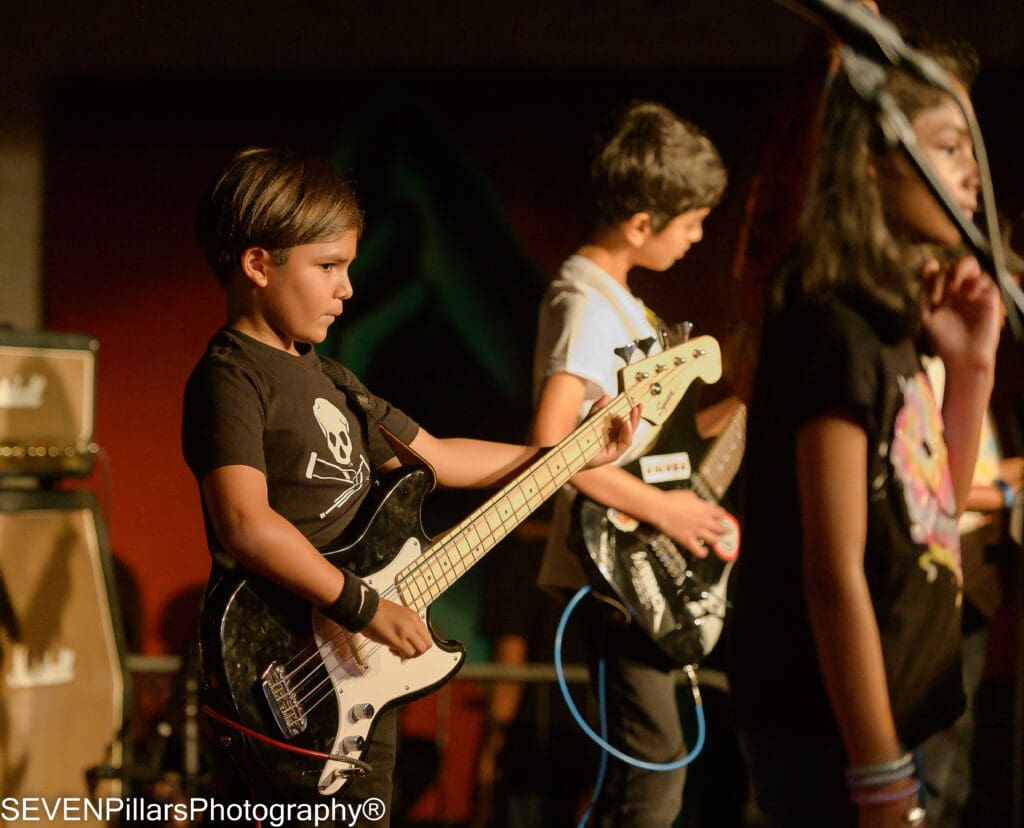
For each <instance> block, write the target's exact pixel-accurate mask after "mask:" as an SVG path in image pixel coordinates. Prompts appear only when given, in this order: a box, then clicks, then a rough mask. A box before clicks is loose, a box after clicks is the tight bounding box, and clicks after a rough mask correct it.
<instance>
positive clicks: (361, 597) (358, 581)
mask: <svg viewBox="0 0 1024 828" xmlns="http://www.w3.org/2000/svg"><path fill="white" fill-rule="evenodd" d="M341 571H342V574H343V575H344V576H345V584H344V585H343V586H342V588H341V594H339V595H338V597H337V598H336V599H335V601H334V603H333V604H330V605H329V606H326V607H323V608H322V609H321V612H322V613H323V614H324V615H326V616H327V617H328V618H330V619H331V620H332V621H334V622H335V623H336V624H340V625H341V626H342V627H344V628H345V629H346V630H348V631H349V632H354V633H356V632H359V631H360V630H362V629H363V628H364V627H365V626H366V625H367V624H369V623H370V621H372V620H373V616H374V615H376V613H377V606H378V605H379V604H380V595H379V594H378V592H377V590H375V589H374V588H373V587H371V586H370V585H369V584H367V583H366V581H364V580H363V579H362V578H360V577H359V576H358V575H356V574H355V573H353V572H349V570H347V569H342V570H341Z"/></svg>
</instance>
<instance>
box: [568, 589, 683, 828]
mask: <svg viewBox="0 0 1024 828" xmlns="http://www.w3.org/2000/svg"><path fill="white" fill-rule="evenodd" d="M584 607H585V609H581V616H582V619H581V620H584V619H585V620H584V621H583V622H584V623H585V624H586V625H587V627H586V628H585V632H584V633H583V635H584V638H585V639H586V646H587V656H588V660H589V662H590V675H591V681H590V683H591V687H592V688H593V689H594V692H595V694H596V692H597V666H596V665H597V658H598V655H599V654H600V651H601V649H602V648H601V638H602V635H601V631H602V628H603V629H604V631H605V634H604V636H603V638H604V647H603V649H604V658H605V698H606V711H607V713H606V715H607V721H608V741H609V742H610V743H611V744H612V745H614V746H615V747H617V748H619V750H621V751H623V752H624V753H626V754H627V755H630V756H635V757H636V758H638V759H643V760H646V761H649V762H672V761H674V760H676V759H678V758H680V757H681V756H682V755H683V752H684V750H685V745H684V743H683V730H682V725H681V724H680V722H679V709H678V706H677V704H676V682H675V676H674V675H673V671H672V665H671V664H670V663H669V662H668V661H667V659H665V657H664V656H663V655H662V654H661V652H660V651H659V650H658V649H657V648H656V647H655V646H654V645H653V644H652V643H651V641H650V640H649V639H648V638H647V636H646V635H645V634H644V633H642V632H641V631H640V630H639V629H638V628H637V626H636V625H635V624H629V625H625V626H624V625H622V624H621V623H619V622H615V621H611V620H608V621H607V623H606V622H605V619H604V613H605V612H607V609H606V608H605V606H604V605H603V604H598V603H597V602H596V601H593V600H588V601H586V602H584ZM685 781H686V768H685V767H682V768H679V769H678V770H674V771H668V772H659V771H648V770H641V769H640V768H635V767H633V766H632V765H627V764H625V763H624V762H622V761H620V760H618V759H615V758H613V757H609V759H608V773H607V776H606V777H605V781H604V785H603V787H602V789H601V794H600V797H599V799H598V801H597V805H596V806H595V808H594V814H593V820H592V824H593V825H597V826H603V827H604V828H607V827H608V826H616V828H620V827H621V826H636V827H637V828H662V826H664V828H668V826H671V825H672V823H673V822H674V821H675V819H676V817H677V816H678V815H679V812H680V810H681V809H682V805H683V785H684V783H685Z"/></svg>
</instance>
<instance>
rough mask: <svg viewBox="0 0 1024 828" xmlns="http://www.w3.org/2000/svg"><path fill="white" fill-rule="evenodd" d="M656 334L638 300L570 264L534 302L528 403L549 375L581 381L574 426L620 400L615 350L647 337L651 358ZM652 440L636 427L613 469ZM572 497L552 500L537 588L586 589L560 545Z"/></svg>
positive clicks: (584, 266) (601, 275)
mask: <svg viewBox="0 0 1024 828" xmlns="http://www.w3.org/2000/svg"><path fill="white" fill-rule="evenodd" d="M657 334H658V332H657V331H656V330H655V328H654V325H653V324H652V322H651V315H650V314H649V312H648V310H647V307H646V306H645V305H644V303H643V302H642V301H640V299H638V298H637V297H636V296H634V295H633V294H632V293H630V292H629V290H627V289H626V288H625V287H623V286H622V285H620V284H619V283H618V282H616V281H615V280H614V279H613V278H612V277H611V276H609V275H608V274H607V273H605V271H604V270H602V269H601V268H600V267H598V266H597V265H596V264H594V262H592V261H591V260H590V259H588V258H586V257H584V256H579V255H573V256H570V257H569V258H568V259H566V260H565V262H564V263H563V264H562V269H561V272H560V274H559V276H558V278H557V279H556V280H555V281H553V282H552V283H551V285H550V286H549V287H548V289H547V292H546V293H545V294H544V298H543V299H542V300H541V305H540V314H539V319H538V324H537V346H536V349H535V351H534V361H533V395H534V401H535V402H536V400H537V397H538V395H539V393H540V389H541V386H542V385H543V383H544V380H545V379H546V378H547V377H549V376H551V375H552V374H557V373H562V372H564V373H569V374H573V375H574V376H577V377H580V378H581V379H582V380H584V382H585V388H584V392H583V402H582V404H581V405H580V410H579V411H578V412H577V415H576V422H577V423H579V422H581V421H582V419H583V417H584V416H586V414H587V413H588V412H589V411H590V407H591V406H592V405H593V404H594V402H595V401H597V400H599V399H600V398H601V397H602V396H603V395H605V394H608V395H609V396H611V397H614V396H615V395H616V394H618V393H619V371H620V370H621V369H622V368H624V367H625V363H623V361H622V359H621V358H620V357H618V356H617V355H616V354H615V352H614V349H615V348H618V347H620V346H622V345H628V344H629V343H631V342H634V341H636V340H638V339H646V338H648V337H654V338H655V345H654V347H653V348H652V349H651V351H650V353H652V354H655V353H658V351H660V350H661V346H660V341H659V340H658V336H657ZM656 438H657V429H655V428H654V427H652V426H651V425H650V424H649V423H647V422H646V421H643V420H641V422H640V426H639V428H638V429H637V433H636V437H635V439H634V440H633V444H632V446H631V447H630V449H629V450H628V451H627V452H626V453H624V454H623V455H622V456H621V457H620V458H619V459H618V461H616V462H617V465H620V466H623V465H626V464H627V463H630V462H632V461H633V460H635V459H636V458H637V457H639V456H641V455H643V454H644V451H645V449H646V448H647V447H648V446H649V445H651V443H653V442H654V440H655V439H656ZM575 496H576V490H575V489H574V488H573V487H572V486H569V485H566V486H564V487H563V488H562V489H561V491H559V492H558V494H556V495H555V506H554V514H553V517H552V523H551V532H550V534H549V536H548V544H547V549H546V551H545V553H544V558H543V560H542V562H541V567H540V575H539V576H538V579H537V580H538V583H539V584H540V585H541V586H543V587H547V588H559V589H570V590H575V589H578V588H579V587H581V586H583V585H584V584H585V583H587V579H586V576H585V574H584V572H583V568H582V566H581V565H580V563H579V560H578V559H577V557H576V555H575V554H574V553H572V552H571V551H570V550H569V548H568V545H567V541H568V533H569V523H570V517H571V509H572V501H573V498H574V497H575Z"/></svg>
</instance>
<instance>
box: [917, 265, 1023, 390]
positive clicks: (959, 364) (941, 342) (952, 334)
mask: <svg viewBox="0 0 1024 828" xmlns="http://www.w3.org/2000/svg"><path fill="white" fill-rule="evenodd" d="M921 283H922V287H923V297H922V307H921V319H922V322H923V324H924V329H925V333H926V334H927V335H928V338H929V340H930V341H931V345H932V348H933V349H934V350H935V354H936V356H938V357H941V358H942V361H943V362H944V363H945V364H946V366H947V368H961V369H975V370H991V369H992V368H993V366H994V365H995V354H996V347H997V346H998V345H999V330H1000V327H1001V325H1002V316H1003V313H1002V302H1001V300H1000V297H999V290H998V288H997V287H996V284H995V282H993V281H992V279H991V278H990V277H989V276H988V274H987V273H985V272H983V271H982V269H981V265H979V264H978V260H977V259H975V258H974V257H973V256H968V257H966V258H964V259H961V260H960V261H958V262H957V263H956V264H953V265H940V264H939V263H938V262H936V261H934V260H932V261H929V262H928V263H927V264H925V265H924V267H923V268H922V270H921Z"/></svg>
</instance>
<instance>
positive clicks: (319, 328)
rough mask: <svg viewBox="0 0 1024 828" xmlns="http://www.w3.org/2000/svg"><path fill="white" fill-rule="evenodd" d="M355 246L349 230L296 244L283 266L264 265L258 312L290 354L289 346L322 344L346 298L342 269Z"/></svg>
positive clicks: (347, 283)
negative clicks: (263, 281)
mask: <svg viewBox="0 0 1024 828" xmlns="http://www.w3.org/2000/svg"><path fill="white" fill-rule="evenodd" d="M357 242H358V235H357V234H356V231H355V230H349V231H347V232H345V233H343V234H342V235H341V236H339V237H338V238H336V239H333V240H331V241H325V242H315V243H313V244H299V245H296V246H295V247H292V248H290V249H289V251H288V257H287V259H285V261H284V264H280V265H279V264H274V263H273V262H271V263H270V264H268V265H267V273H266V277H267V281H266V286H265V287H264V289H263V291H262V302H261V309H262V314H263V317H264V320H265V321H266V323H267V324H268V325H269V327H270V328H271V330H272V331H273V334H274V336H275V338H276V339H278V340H279V341H280V344H281V345H282V346H284V349H285V350H288V351H294V350H295V342H309V343H317V342H323V340H324V337H326V336H327V329H328V328H329V327H330V326H331V323H332V322H333V321H334V320H335V318H336V317H337V316H339V315H340V314H341V311H342V306H343V302H344V300H346V299H348V298H349V297H350V296H352V283H351V281H349V275H348V268H349V265H350V264H352V261H353V260H354V259H355V257H356V244H357Z"/></svg>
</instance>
